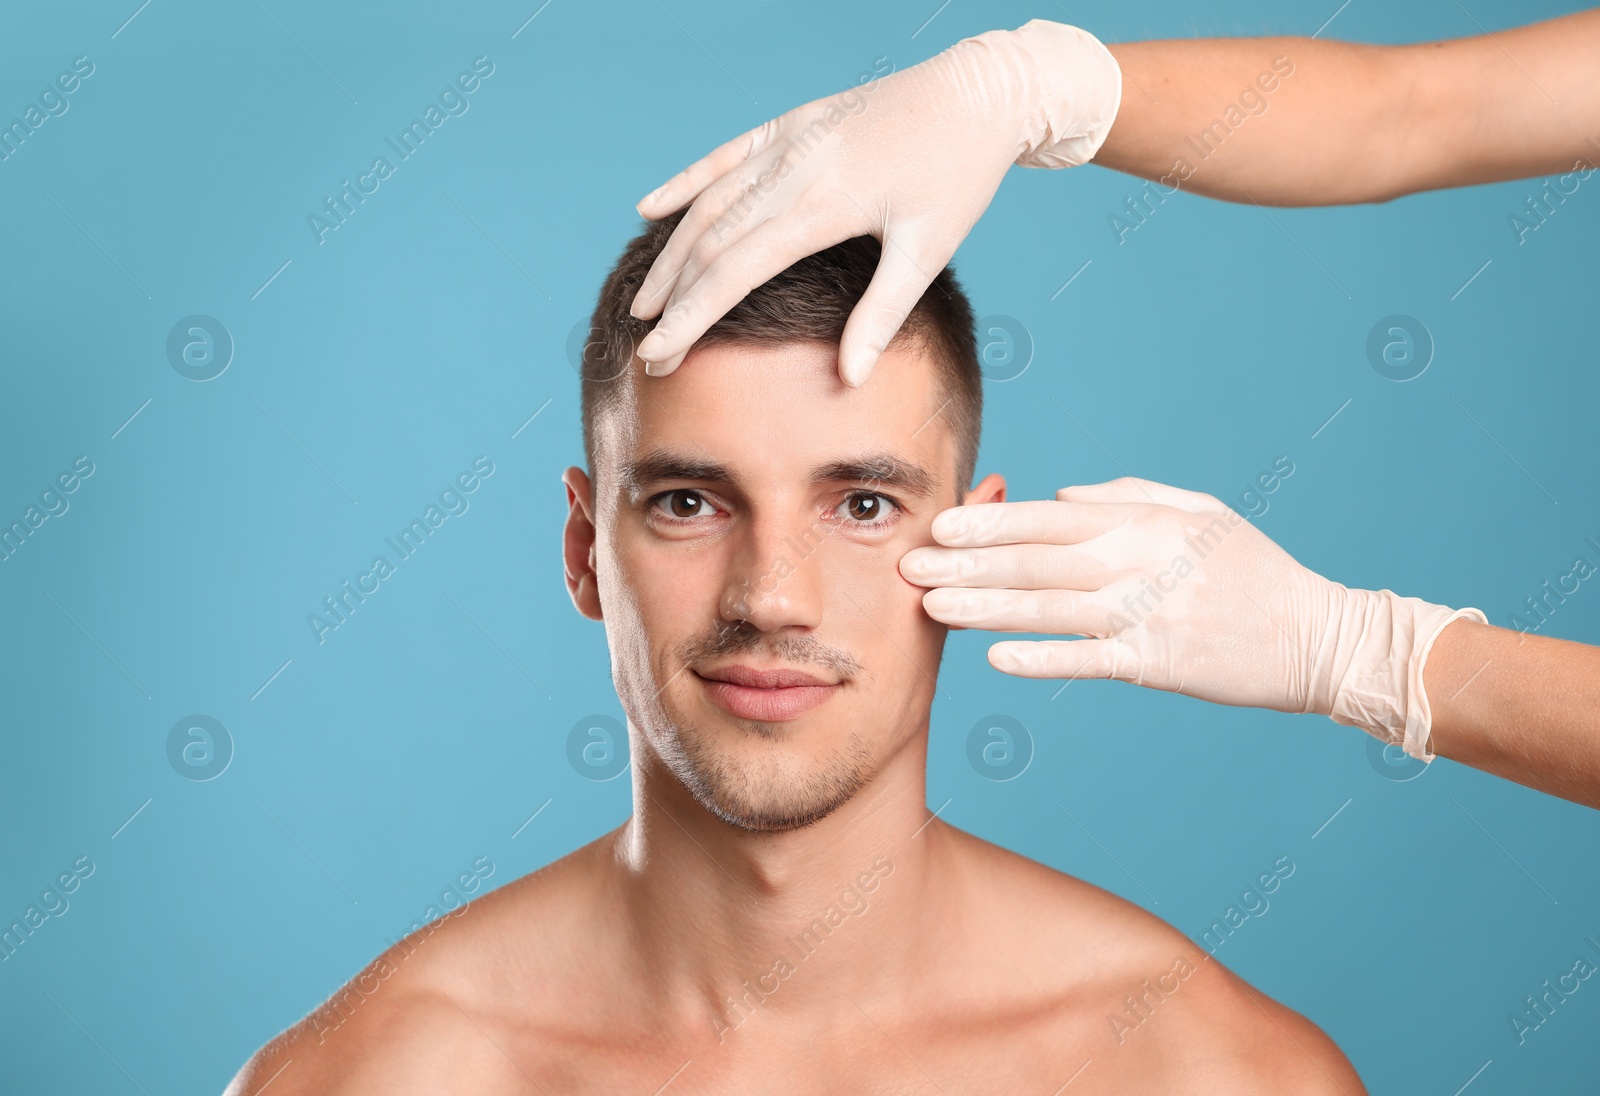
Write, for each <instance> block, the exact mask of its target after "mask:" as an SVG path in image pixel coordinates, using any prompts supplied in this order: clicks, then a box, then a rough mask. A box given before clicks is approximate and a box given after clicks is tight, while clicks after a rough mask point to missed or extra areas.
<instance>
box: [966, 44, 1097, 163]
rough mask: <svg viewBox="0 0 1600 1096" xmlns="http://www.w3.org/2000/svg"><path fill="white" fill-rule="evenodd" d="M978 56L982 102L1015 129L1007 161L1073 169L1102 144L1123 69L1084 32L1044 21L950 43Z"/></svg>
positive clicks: (996, 120)
mask: <svg viewBox="0 0 1600 1096" xmlns="http://www.w3.org/2000/svg"><path fill="white" fill-rule="evenodd" d="M951 48H952V51H965V52H966V54H967V55H969V56H970V57H973V58H977V59H978V60H977V64H978V65H979V66H980V68H981V69H982V76H983V77H984V79H982V80H980V81H978V83H979V84H980V86H983V87H985V88H986V89H988V90H989V91H990V98H991V99H992V102H991V103H989V104H987V106H988V107H989V108H990V109H992V110H994V111H996V112H997V117H996V118H994V119H993V121H995V122H996V124H998V123H999V121H1000V119H1006V120H1007V122H1009V124H1011V125H1013V126H1014V127H1015V132H1016V146H1015V155H1014V157H1013V162H1014V163H1017V164H1020V165H1022V166H1023V167H1076V166H1078V165H1079V164H1084V163H1087V162H1088V161H1089V160H1091V159H1093V158H1094V155H1095V153H1097V152H1099V151H1100V146H1101V145H1102V144H1104V143H1105V139H1106V134H1107V133H1109V132H1110V130H1111V123H1112V122H1113V121H1114V120H1115V119H1116V116H1117V108H1118V106H1119V105H1120V104H1121V101H1122V69H1121V67H1120V66H1118V64H1117V60H1116V58H1115V57H1113V56H1112V55H1111V51H1110V50H1108V49H1106V47H1105V46H1104V45H1103V44H1102V43H1101V41H1100V40H1099V39H1098V38H1096V37H1095V36H1094V35H1092V34H1090V33H1089V32H1088V31H1086V30H1083V29H1081V28H1079V27H1074V26H1070V25H1068V24H1066V23H1056V22H1051V21H1050V20H1047V19H1030V20H1029V21H1028V22H1026V23H1024V24H1023V25H1022V26H1020V27H1018V28H1017V29H1016V30H991V31H985V32H984V33H982V34H979V35H976V36H974V37H972V38H967V39H964V40H962V41H961V42H958V43H956V45H955V46H953V47H951Z"/></svg>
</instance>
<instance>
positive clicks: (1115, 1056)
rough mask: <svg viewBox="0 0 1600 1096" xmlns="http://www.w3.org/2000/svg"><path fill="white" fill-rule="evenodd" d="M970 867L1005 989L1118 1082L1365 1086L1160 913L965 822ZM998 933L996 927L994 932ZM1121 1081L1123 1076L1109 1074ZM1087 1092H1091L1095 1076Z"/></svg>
mask: <svg viewBox="0 0 1600 1096" xmlns="http://www.w3.org/2000/svg"><path fill="white" fill-rule="evenodd" d="M953 832H954V833H955V834H956V835H959V840H960V841H961V842H963V843H965V845H966V847H965V849H964V852H963V857H964V859H965V860H966V862H967V864H968V866H967V867H966V868H965V869H963V870H966V871H972V872H977V873H981V874H983V875H986V876H988V878H987V879H985V880H984V881H983V882H984V891H983V892H984V893H988V894H990V895H993V896H995V899H994V901H993V903H992V905H989V906H986V908H985V915H984V916H985V921H986V922H987V923H988V924H989V925H990V926H991V932H989V933H988V934H987V935H988V937H989V939H991V940H996V941H1004V943H1002V944H997V945H994V946H993V947H992V949H991V950H990V951H989V954H988V955H987V961H988V963H989V964H990V966H991V967H992V968H993V969H994V970H995V971H996V977H997V978H999V979H1003V982H1004V985H1005V986H1006V987H1008V991H1009V992H1011V993H1013V994H1015V993H1017V992H1018V991H1019V989H1020V990H1021V991H1022V992H1025V993H1027V994H1029V996H1030V997H1031V998H1032V999H1034V1000H1037V1001H1042V1002H1047V1003H1048V1009H1049V1011H1050V1015H1051V1016H1052V1017H1054V1018H1055V1020H1056V1021H1057V1022H1056V1024H1055V1030H1057V1031H1070V1032H1071V1033H1072V1034H1071V1041H1072V1043H1073V1045H1074V1046H1075V1047H1076V1048H1079V1049H1081V1050H1082V1052H1083V1056H1084V1057H1085V1058H1087V1059H1090V1060H1092V1062H1093V1064H1092V1065H1091V1066H1089V1067H1087V1068H1086V1070H1085V1073H1084V1081H1089V1079H1090V1074H1091V1073H1093V1074H1098V1075H1099V1080H1100V1082H1101V1083H1107V1082H1111V1083H1113V1086H1114V1087H1119V1088H1120V1090H1121V1091H1131V1090H1137V1089H1138V1088H1142V1087H1148V1088H1149V1089H1150V1090H1152V1091H1178V1090H1181V1091H1184V1092H1192V1093H1210V1092H1216V1093H1229V1094H1231V1096H1232V1094H1250V1093H1257V1092H1259V1093H1263V1094H1266V1093H1273V1094H1282V1093H1295V1094H1301V1093H1303V1094H1308V1096H1309V1094H1317V1096H1321V1094H1324V1093H1326V1094H1329V1096H1333V1094H1338V1093H1345V1094H1347V1096H1357V1094H1364V1093H1365V1092H1366V1089H1365V1088H1364V1087H1363V1086H1362V1084H1361V1079H1360V1077H1359V1076H1358V1075H1357V1074H1356V1072H1355V1069H1354V1068H1353V1067H1352V1066H1351V1065H1350V1063H1349V1061H1348V1059H1346V1057H1345V1056H1344V1054H1343V1053H1342V1052H1341V1051H1340V1050H1339V1048H1338V1047H1337V1046H1336V1045H1335V1044H1334V1042H1333V1041H1332V1040H1331V1039H1329V1038H1328V1036H1327V1035H1326V1034H1325V1033H1323V1031H1322V1030H1321V1029H1320V1028H1318V1027H1317V1026H1316V1024H1314V1023H1312V1022H1311V1021H1310V1020H1308V1019H1307V1018H1306V1017H1304V1016H1302V1015H1300V1014H1299V1013H1298V1012H1296V1011H1294V1010H1293V1009H1291V1008H1289V1007H1287V1006H1285V1005H1283V1004H1281V1003H1279V1002H1278V1001H1275V1000H1273V999H1272V998H1271V997H1268V996H1267V995H1266V994H1264V993H1262V992H1261V991H1259V990H1257V989H1256V988H1255V987H1253V986H1251V985H1250V984H1249V983H1247V982H1245V981H1244V979H1242V978H1240V977H1239V976H1238V975H1236V974H1234V973H1233V972H1232V971H1230V970H1229V969H1227V967H1225V966H1223V964H1222V963H1221V962H1220V961H1219V960H1217V959H1216V958H1214V957H1213V956H1211V955H1210V954H1208V953H1207V952H1206V951H1205V950H1204V949H1203V948H1201V947H1200V946H1199V945H1197V944H1196V943H1195V942H1194V941H1193V940H1190V939H1189V938H1188V937H1187V936H1185V935H1184V934H1183V933H1182V932H1179V931H1178V930H1177V929H1175V928H1173V926H1171V925H1170V924H1168V923H1167V922H1165V921H1163V920H1162V919H1161V918H1159V917H1156V916H1155V915H1153V914H1151V913H1149V912H1148V911H1146V910H1144V909H1142V908H1140V907H1139V906H1137V905H1135V904H1133V903H1132V902H1128V901H1126V900H1125V899H1122V898H1119V897H1118V896H1116V895H1114V894H1112V893H1110V892H1109V891H1106V890H1104V889H1102V888H1100V887H1097V886H1095V885H1094V884H1092V883H1088V882H1085V881H1084V880H1082V879H1077V878H1075V877H1073V876H1070V875H1067V874H1065V873H1063V872H1059V871H1056V870H1055V869H1053V868H1050V867H1047V866H1046V865H1043V864H1040V863H1038V862H1036V861H1033V860H1029V859H1028V858H1027V857H1024V856H1021V855H1018V854H1016V853H1013V852H1011V851H1009V850H1007V849H1003V848H1001V847H1000V846H997V845H994V844H992V843H990V842H987V841H983V840H982V839H981V838H978V837H975V836H973V835H971V834H966V833H964V832H962V831H959V830H954V831H953ZM993 929H998V930H999V931H992V930H993ZM1113 1076H1114V1077H1115V1081H1114V1082H1113V1081H1112V1078H1113ZM1083 1087H1086V1088H1091V1089H1092V1088H1093V1087H1094V1086H1093V1085H1085V1086H1083Z"/></svg>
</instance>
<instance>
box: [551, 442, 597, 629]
mask: <svg viewBox="0 0 1600 1096" xmlns="http://www.w3.org/2000/svg"><path fill="white" fill-rule="evenodd" d="M561 482H562V483H563V484H565V485H566V488H567V507H568V509H567V525H566V529H565V530H564V531H563V532H562V535H561V558H562V562H563V565H564V567H565V569H566V573H567V593H568V594H569V595H570V596H571V597H572V604H573V605H575V606H576V607H577V609H578V612H580V613H582V614H583V615H584V616H586V617H588V618H589V619H590V620H600V619H601V614H600V586H599V583H598V580H597V579H596V576H595V569H594V535H595V534H594V486H593V484H591V483H590V482H589V475H588V473H587V472H585V471H584V470H583V469H582V468H578V467H576V466H574V467H572V468H568V469H567V470H566V472H564V473H562V476H561Z"/></svg>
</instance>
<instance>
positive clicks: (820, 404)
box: [595, 339, 955, 497]
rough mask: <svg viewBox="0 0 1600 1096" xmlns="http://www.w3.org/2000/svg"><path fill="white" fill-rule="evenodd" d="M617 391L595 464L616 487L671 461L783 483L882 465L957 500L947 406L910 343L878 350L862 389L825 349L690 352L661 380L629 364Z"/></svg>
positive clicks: (830, 348)
mask: <svg viewBox="0 0 1600 1096" xmlns="http://www.w3.org/2000/svg"><path fill="white" fill-rule="evenodd" d="M618 383H622V384H625V385H626V386H627V389H626V391H624V392H621V393H619V394H618V395H619V397H620V398H619V399H618V400H617V401H616V403H615V405H614V406H613V407H612V408H611V409H610V410H609V411H607V412H606V414H605V415H604V416H603V417H602V420H601V421H600V422H597V423H596V424H595V425H596V427H597V441H598V445H597V453H596V460H597V463H600V464H602V465H604V466H605V467H606V469H607V470H608V474H610V475H612V476H613V477H615V476H620V475H621V474H622V473H624V472H625V471H626V470H627V469H629V468H630V467H631V466H645V465H649V464H650V463H651V462H654V463H656V464H660V463H661V461H660V458H662V457H663V456H668V457H671V458H675V459H677V460H678V461H680V462H682V463H685V464H691V463H699V464H716V465H720V466H722V467H724V468H726V469H728V470H730V471H732V472H734V473H735V474H737V476H738V477H739V479H740V480H741V481H744V482H747V483H748V484H749V485H751V486H754V485H758V484H762V483H765V484H768V485H779V484H788V483H794V482H796V481H799V480H803V479H806V478H807V477H810V476H812V474H813V473H814V472H815V471H816V470H818V469H821V468H824V467H826V466H829V465H838V464H841V463H849V462H852V461H859V460H861V459H862V458H872V459H874V460H878V461H880V466H882V465H881V458H883V457H890V458H895V459H898V460H899V461H901V462H904V463H907V464H910V465H914V466H916V467H920V469H922V470H923V471H924V472H926V473H927V475H928V476H929V477H930V478H931V480H932V483H931V484H930V488H931V490H930V492H929V494H930V497H938V496H942V495H944V494H948V493H952V492H953V491H954V490H955V488H954V486H953V480H954V474H955V467H954V464H955V452H954V445H955V442H954V438H953V436H952V431H951V425H950V424H951V418H950V412H951V410H952V408H951V407H950V406H948V405H947V399H948V397H947V395H946V394H945V393H944V391H943V389H944V386H943V385H942V384H941V383H940V378H939V374H938V366H937V363H936V362H934V361H933V360H932V358H931V357H929V356H928V354H927V353H926V352H924V351H923V350H922V349H921V347H920V346H919V345H918V343H917V341H916V340H914V339H906V340H902V341H900V342H898V343H896V344H894V345H892V346H891V347H890V348H889V349H888V350H886V351H885V352H884V353H883V356H882V357H881V358H880V359H879V362H878V365H877V366H876V367H875V368H874V369H873V371H872V374H871V376H870V377H868V379H867V381H866V383H865V384H863V385H862V386H861V387H860V388H851V387H849V386H848V385H846V384H845V383H844V382H843V381H842V380H840V379H839V375H838V344H837V343H833V342H796V343H778V344H746V343H721V344H715V345H711V346H704V347H696V348H695V349H693V350H691V351H690V352H689V354H688V355H687V356H686V357H685V358H684V360H683V363H682V364H681V365H680V366H679V367H678V368H677V369H676V370H675V371H674V372H673V373H671V374H670V375H668V376H665V377H648V376H645V375H644V371H643V367H642V363H641V362H640V361H639V360H638V359H635V360H634V362H633V365H632V370H631V373H630V374H628V375H625V376H624V377H622V378H619V380H618ZM883 467H887V466H883ZM706 478H710V477H706ZM840 478H850V477H840ZM889 478H892V477H889ZM619 482H620V481H619ZM624 486H625V484H624Z"/></svg>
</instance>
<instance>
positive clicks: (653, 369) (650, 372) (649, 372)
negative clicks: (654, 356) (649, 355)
mask: <svg viewBox="0 0 1600 1096" xmlns="http://www.w3.org/2000/svg"><path fill="white" fill-rule="evenodd" d="M644 375H645V376H647V377H664V376H666V375H667V363H666V362H651V361H647V362H645V363H644Z"/></svg>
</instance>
